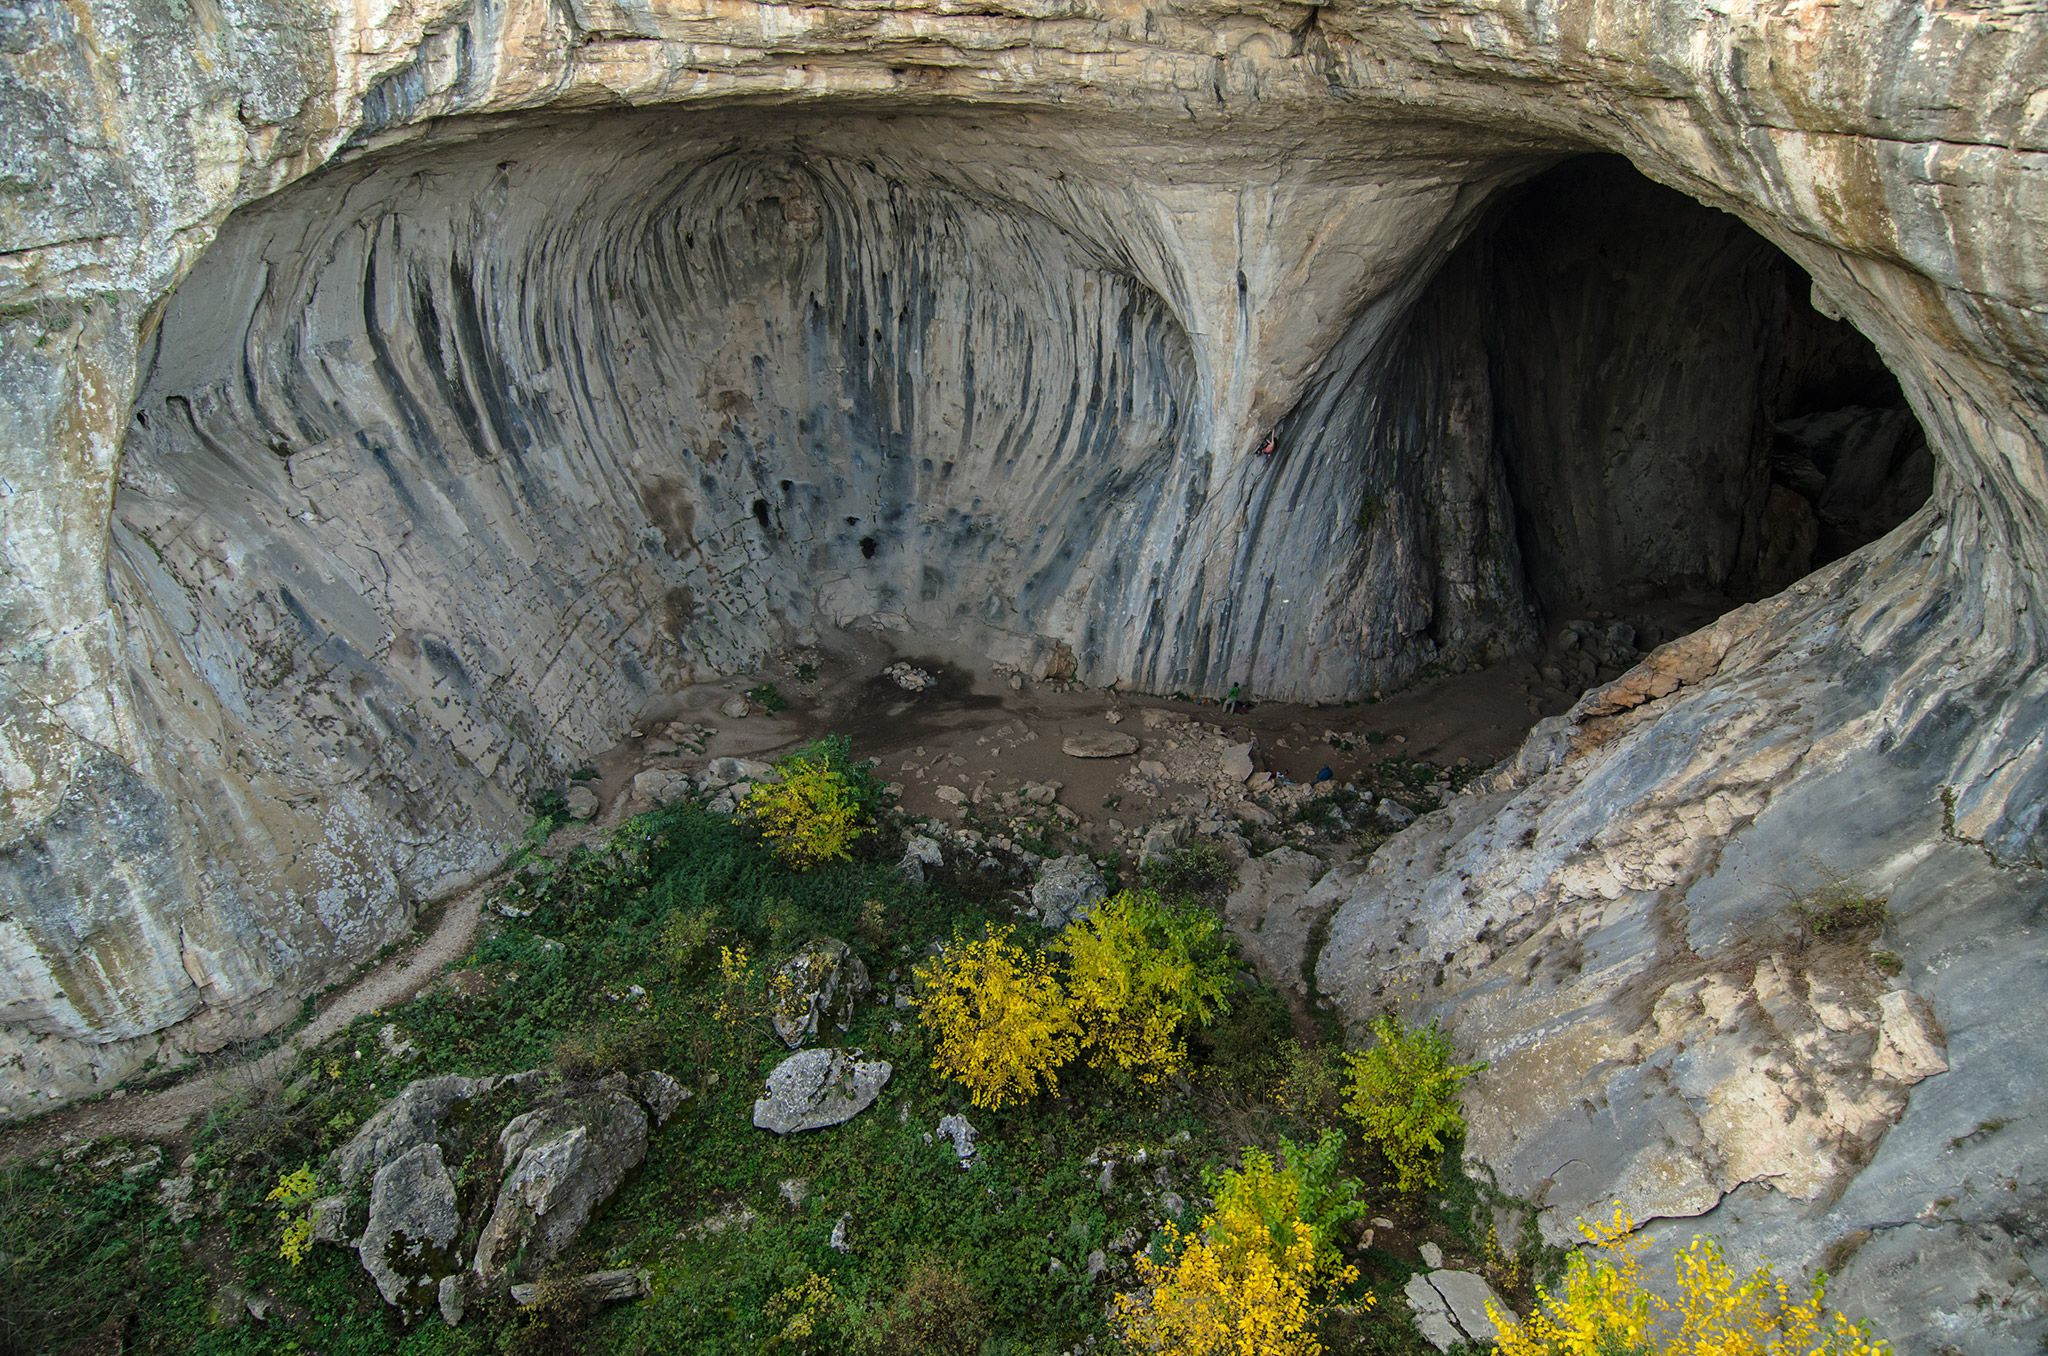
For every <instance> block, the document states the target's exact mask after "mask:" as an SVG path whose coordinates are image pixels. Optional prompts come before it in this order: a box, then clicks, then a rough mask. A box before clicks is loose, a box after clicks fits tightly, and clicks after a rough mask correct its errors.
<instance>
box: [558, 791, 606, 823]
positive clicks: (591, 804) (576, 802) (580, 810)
mask: <svg viewBox="0 0 2048 1356" xmlns="http://www.w3.org/2000/svg"><path fill="white" fill-rule="evenodd" d="M562 803H563V804H564V805H566V806H568V809H569V818H571V819H590V818H593V817H595V816H596V814H597V809H598V805H599V804H600V802H599V801H598V799H597V792H595V791H593V790H591V789H590V788H589V787H587V786H583V785H580V784H579V785H577V786H572V787H570V788H569V791H568V794H566V795H564V796H563V797H562Z"/></svg>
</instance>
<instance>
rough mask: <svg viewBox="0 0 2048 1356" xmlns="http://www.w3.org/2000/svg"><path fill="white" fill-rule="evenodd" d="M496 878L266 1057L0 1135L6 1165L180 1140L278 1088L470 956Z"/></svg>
mask: <svg viewBox="0 0 2048 1356" xmlns="http://www.w3.org/2000/svg"><path fill="white" fill-rule="evenodd" d="M496 883H497V877H495V876H492V877H490V878H488V879H486V880H483V881H479V882H478V883H477V884H475V885H472V886H470V887H469V888H468V889H466V890H463V891H461V892H460V893H458V894H456V895H455V896H453V897H452V898H450V899H448V900H447V901H446V902H445V903H443V904H442V905H441V906H440V907H439V910H438V912H437V914H436V915H435V916H434V918H433V922H432V925H431V927H430V928H429V929H428V930H427V931H426V932H425V933H424V934H421V935H419V936H417V937H415V938H414V939H412V941H411V942H410V944H409V946H408V948H407V949H406V950H404V951H401V952H399V953H398V954H397V955H394V956H391V957H388V958H386V959H385V960H384V961H383V962H382V963H380V964H378V965H377V966H376V967H375V968H373V969H371V970H369V971H368V972H367V973H365V974H363V975H361V976H359V977H358V978H357V979H356V980H355V981H354V982H352V983H350V984H349V985H347V986H346V987H345V988H343V989H341V990H340V991H338V992H336V993H335V994H333V995H332V996H331V997H329V998H328V1000H327V1001H326V1003H325V1004H323V1005H322V1006H321V1008H320V1009H319V1011H317V1012H316V1013H315V1014H314V1015H313V1019H312V1020H311V1021H310V1022H307V1023H306V1024H305V1025H304V1026H303V1027H300V1028H299V1029H298V1030H297V1031H295V1032H293V1033H292V1034H291V1035H290V1036H289V1037H287V1038H286V1039H285V1041H284V1043H283V1044H281V1045H279V1046H277V1047H276V1048H275V1049H272V1050H270V1051H268V1052H266V1053H264V1054H261V1055H257V1056H255V1057H253V1058H251V1059H245V1060H241V1061H239V1062H237V1063H233V1064H227V1065H223V1066H221V1067H219V1068H214V1069H207V1070H203V1071H201V1072H197V1073H194V1074H192V1075H190V1076H188V1077H186V1078H184V1079H183V1080H181V1081H179V1082H177V1083H173V1084H172V1085H171V1086H169V1087H167V1088H160V1089H157V1090H156V1091H153V1092H125V1093H123V1092H116V1093H114V1094H112V1095H111V1096H108V1097H103V1098H101V1099H99V1100H98V1101H93V1102H85V1103H81V1104H78V1105H75V1106H70V1107H66V1108H64V1109H63V1110H61V1111H55V1112H52V1113H51V1114H50V1115H48V1116H45V1117H43V1118H41V1119H40V1120H36V1121H32V1122H30V1123H29V1124H27V1125H23V1126H20V1127H18V1128H14V1129H9V1130H0V1164H4V1163H12V1162H15V1161H17V1160H20V1159H23V1158H32V1157H34V1156H35V1155H36V1154H39V1153H42V1152H44V1151H45V1150H49V1149H56V1148H61V1147H62V1146H63V1144H64V1143H65V1142H66V1141H67V1140H69V1139H149V1140H169V1139H174V1138H176V1137H178V1136H179V1135H180V1134H181V1133H183V1132H184V1131H185V1130H186V1129H188V1128H189V1127H190V1126H191V1125H193V1123H194V1122H196V1121H197V1120H198V1119H199V1118H201V1117H203V1116H204V1115H205V1114H206V1113H207V1112H209V1111H212V1110H213V1109H214V1108H216V1107H219V1106H222V1105H224V1104H226V1103H227V1102H229V1101H232V1100H233V1099H234V1098H236V1097H238V1096H240V1095H241V1094H242V1093H244V1092H248V1091H250V1090H252V1089H256V1088H264V1087H270V1086H274V1085H275V1084H276V1083H277V1081H278V1080H279V1079H280V1078H281V1077H283V1075H284V1073H285V1071H286V1070H287V1069H289V1068H290V1067H291V1066H292V1063H293V1061H295V1060H296V1059H298V1057H299V1055H300V1054H301V1053H303V1052H304V1051H306V1050H308V1049H311V1048H312V1047H314V1046H317V1045H319V1044H320V1043H321V1042H322V1041H324V1040H326V1039H327V1038H328V1037H330V1036H332V1035H334V1034H335V1033H336V1032H338V1031H340V1030H341V1029H342V1028H343V1027H345V1026H347V1025H348V1024H349V1023H350V1022H353V1021H354V1020H355V1019H356V1018H358V1017H360V1016H362V1015H363V1014H364V1013H366V1012H375V1011H378V1010H380V1009H383V1008H388V1007H391V1006H393V1005H394V1004H397V1003H402V1002H404V1001H405V1000H406V999H408V998H410V997H412V996H413V995H414V994H416V993H418V992H419V991H420V990H421V989H422V988H425V987H426V986H427V984H429V983H431V982H432V981H433V980H434V979H435V978H436V977H437V976H438V975H440V974H441V972H442V971H443V970H445V969H447V968H448V966H450V965H451V964H453V963H454V962H455V961H457V960H460V959H461V958H462V957H463V956H464V955H466V954H467V953H468V951H469V946H470V942H471V940H472V939H473V938H474V937H475V936H476V925H477V918H478V915H479V913H480V911H481V909H482V907H483V901H484V897H485V896H486V895H487V894H489V893H490V890H491V887H492V886H494V885H495V884H496Z"/></svg>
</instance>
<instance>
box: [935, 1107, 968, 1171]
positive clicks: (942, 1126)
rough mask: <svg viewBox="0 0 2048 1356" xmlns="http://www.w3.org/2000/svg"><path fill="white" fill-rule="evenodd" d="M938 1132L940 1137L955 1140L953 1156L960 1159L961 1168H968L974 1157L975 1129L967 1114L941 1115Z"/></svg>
mask: <svg viewBox="0 0 2048 1356" xmlns="http://www.w3.org/2000/svg"><path fill="white" fill-rule="evenodd" d="M937 1134H938V1136H939V1138H940V1139H947V1140H951V1141H952V1142H953V1156H954V1157H955V1158H957V1159H959V1160H960V1166H961V1168H963V1169H965V1168H967V1167H968V1166H969V1165H970V1164H971V1163H972V1162H973V1159H974V1140H975V1134H976V1132H975V1129H974V1126H973V1125H971V1124H970V1123H969V1122H968V1120H967V1118H966V1117H965V1116H960V1115H951V1116H941V1117H939V1124H938V1128H937Z"/></svg>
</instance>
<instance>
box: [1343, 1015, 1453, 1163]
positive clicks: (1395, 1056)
mask: <svg viewBox="0 0 2048 1356" xmlns="http://www.w3.org/2000/svg"><path fill="white" fill-rule="evenodd" d="M1372 1034H1373V1043H1372V1044H1371V1045H1370V1046H1369V1047H1367V1048H1366V1049H1364V1050H1360V1051H1355V1052H1353V1053H1351V1054H1347V1055H1346V1056H1345V1057H1344V1060H1345V1063H1346V1065H1348V1066H1349V1071H1350V1078H1349V1080H1348V1082H1347V1084H1346V1086H1345V1090H1344V1092H1345V1096H1344V1114H1346V1115H1347V1116H1349V1117H1351V1119H1352V1120H1354V1121H1356V1122H1357V1123H1358V1127H1359V1129H1360V1130H1361V1131H1362V1132H1363V1134H1364V1136H1365V1141H1366V1143H1367V1144H1370V1145H1371V1146H1372V1147H1374V1148H1375V1149H1378V1150H1379V1151H1380V1153H1381V1154H1382V1155H1383V1156H1384V1157H1385V1158H1386V1160H1387V1162H1388V1163H1389V1164H1391V1165H1392V1166H1393V1169H1394V1173H1395V1177H1396V1183H1395V1185H1396V1186H1397V1187H1398V1189H1399V1190H1400V1191H1402V1192H1403V1193H1404V1194H1406V1193H1411V1192H1417V1191H1421V1190H1423V1189H1424V1188H1427V1187H1431V1186H1434V1185H1435V1184H1436V1182H1437V1180H1438V1177H1439V1174H1440V1169H1441V1166H1442V1163H1443V1155H1444V1146H1445V1144H1446V1143H1447V1142H1449V1141H1451V1140H1455V1139H1458V1138H1460V1137H1462V1136H1463V1135H1464V1133H1465V1113H1464V1112H1463V1111H1462V1110H1461V1109H1460V1108H1459V1106H1458V1085H1459V1084H1460V1083H1462V1082H1464V1081H1465V1080H1466V1079H1467V1078H1469V1077H1471V1076H1472V1075H1473V1074H1475V1073H1477V1072H1479V1071H1480V1070H1481V1069H1483V1068H1485V1067H1486V1066H1485V1065H1484V1064H1454V1063H1452V1055H1453V1051H1452V1048H1451V1041H1450V1037H1448V1036H1446V1035H1444V1033H1443V1032H1442V1031H1441V1030H1439V1029H1438V1027H1437V1024H1436V1023H1435V1022H1434V1021H1431V1022H1430V1024H1429V1025H1428V1026H1425V1027H1414V1028H1410V1027H1409V1026H1407V1025H1406V1024H1405V1023H1403V1022H1402V1021H1401V1019H1400V1018H1398V1017H1393V1016H1385V1017H1381V1018H1379V1019H1378V1020H1377V1021H1375V1022H1374V1023H1373V1024H1372Z"/></svg>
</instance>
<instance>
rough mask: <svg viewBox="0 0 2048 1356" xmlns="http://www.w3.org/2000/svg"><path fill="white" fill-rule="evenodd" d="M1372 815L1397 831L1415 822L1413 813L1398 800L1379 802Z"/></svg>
mask: <svg viewBox="0 0 2048 1356" xmlns="http://www.w3.org/2000/svg"><path fill="white" fill-rule="evenodd" d="M1373 813H1375V814H1377V815H1378V816H1379V817H1380V818H1381V819H1382V820H1383V821H1385V822H1386V823H1387V824H1390V825H1392V826H1393V827H1394V828H1397V829H1402V828H1406V827H1407V826H1408V825H1410V824H1413V823H1414V822H1415V811H1413V810H1411V809H1409V808H1408V807H1407V806H1405V805H1403V804H1402V803H1401V802H1400V801H1398V800H1383V801H1381V802H1380V803H1379V805H1378V806H1377V807H1375V808H1374V811H1373Z"/></svg>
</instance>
